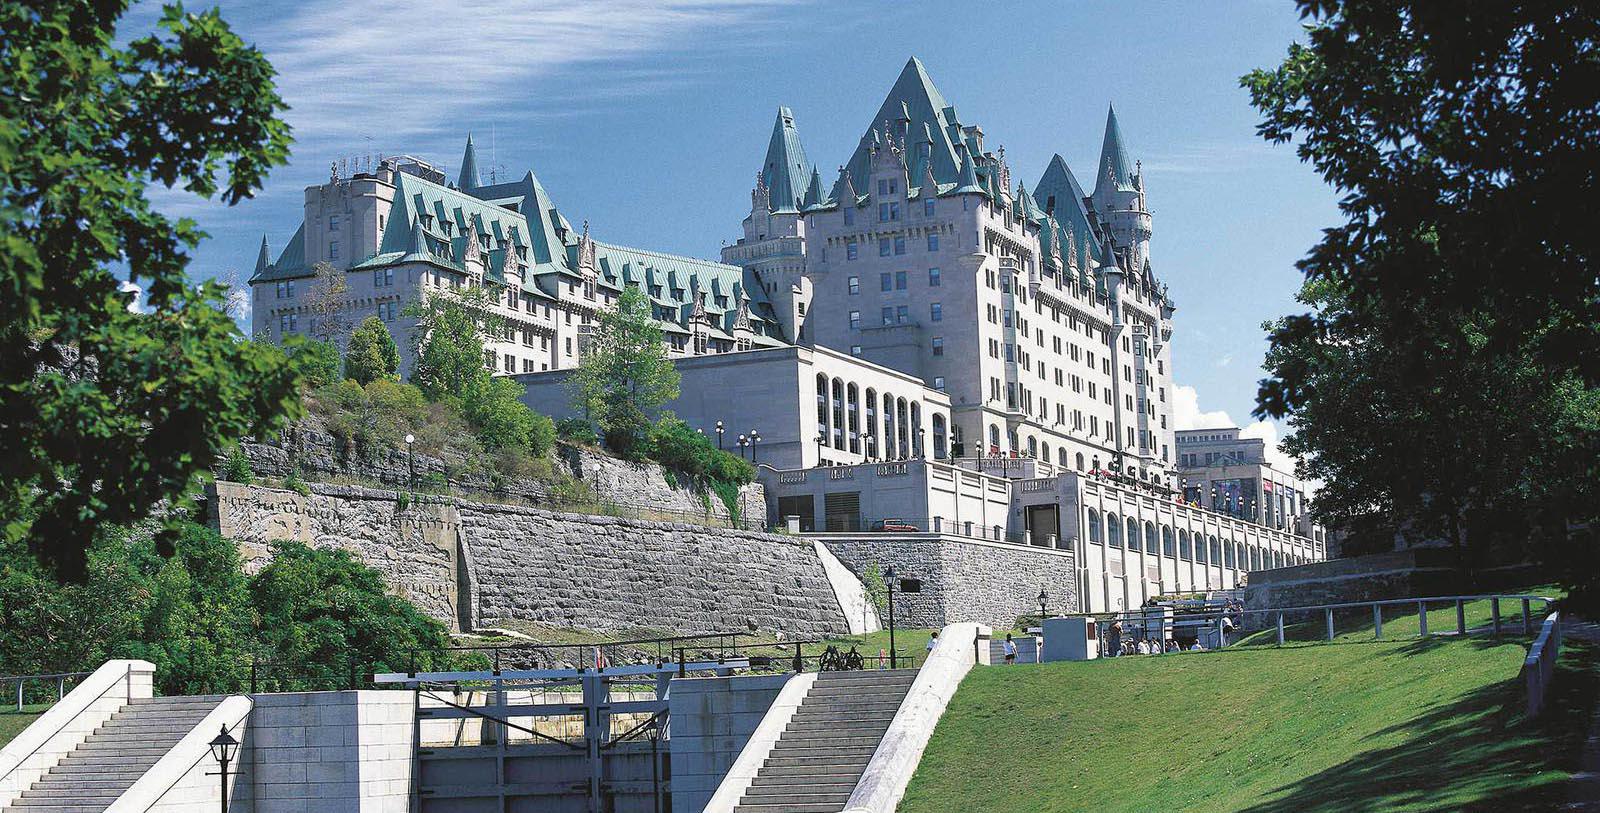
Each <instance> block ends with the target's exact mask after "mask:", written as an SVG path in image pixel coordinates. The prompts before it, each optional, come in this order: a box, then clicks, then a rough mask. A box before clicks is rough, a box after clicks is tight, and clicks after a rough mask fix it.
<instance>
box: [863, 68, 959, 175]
mask: <svg viewBox="0 0 1600 813" xmlns="http://www.w3.org/2000/svg"><path fill="white" fill-rule="evenodd" d="M867 126H868V129H867V130H866V131H865V132H864V133H863V135H862V136H861V141H860V143H859V144H858V145H857V146H856V151H855V153H854V154H853V155H851V157H850V161H849V163H848V166H849V168H850V175H851V180H852V181H853V182H854V183H855V184H856V186H857V187H858V188H861V187H863V186H864V185H865V183H866V181H867V178H868V176H869V175H870V174H871V161H872V151H873V148H874V146H875V145H878V144H881V143H882V142H883V141H885V140H893V141H895V142H899V143H900V146H901V148H902V149H905V150H907V151H913V150H915V151H916V152H922V151H923V148H922V146H921V143H922V142H920V141H919V140H918V139H921V138H923V137H924V136H926V137H928V139H929V141H930V143H929V144H928V146H927V148H926V153H927V155H926V158H927V159H928V161H929V162H930V163H931V164H932V166H933V175H934V177H935V178H936V179H937V180H938V181H939V182H940V183H950V182H953V181H955V180H957V179H958V177H959V175H960V171H961V162H960V160H959V159H957V158H956V153H955V141H957V140H959V134H960V132H961V124H960V122H959V121H958V120H957V119H956V114H955V108H954V107H952V106H951V105H950V104H949V103H948V102H946V101H945V99H944V96H943V95H942V94H941V93H940V92H939V89H938V88H936V87H934V84H933V80H932V79H930V78H929V77H928V72H927V71H926V70H925V69H924V68H923V66H922V62H920V61H919V60H918V59H917V58H916V57H912V58H910V59H908V60H906V64H905V67H904V68H902V69H901V71H900V75H899V77H898V78H896V79H895V82H894V86H893V87H892V88H890V89H889V93H888V95H887V96H885V97H884V100H883V104H882V105H880V106H879V108H878V112H877V114H876V115H874V116H873V117H872V119H871V120H870V121H869V122H868V125H867ZM914 155H915V153H914ZM915 157H916V158H921V157H923V156H921V155H915ZM907 162H908V163H912V164H914V165H915V162H914V161H912V160H911V159H909V158H908V161H907ZM918 174H920V169H919V170H918Z"/></svg>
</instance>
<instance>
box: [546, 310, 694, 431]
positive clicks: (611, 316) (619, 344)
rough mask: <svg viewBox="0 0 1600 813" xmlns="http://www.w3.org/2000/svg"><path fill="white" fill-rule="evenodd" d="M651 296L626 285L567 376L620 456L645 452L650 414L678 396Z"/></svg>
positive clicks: (576, 395)
mask: <svg viewBox="0 0 1600 813" xmlns="http://www.w3.org/2000/svg"><path fill="white" fill-rule="evenodd" d="M650 308H651V305H650V300H649V299H648V298H647V297H646V296H645V294H644V292H643V291H641V290H639V288H638V287H636V286H631V285H630V286H625V287H624V288H623V289H622V294H621V295H620V296H619V297H618V298H617V306H616V308H615V309H614V310H604V311H602V312H601V313H600V316H599V325H598V326H597V327H596V329H595V335H594V338H593V339H592V340H591V341H590V344H589V345H588V347H587V348H586V349H585V350H584V353H583V359H582V360H581V361H580V362H579V364H578V369H577V370H576V371H574V373H573V375H572V378H571V386H572V388H573V394H574V395H575V397H576V398H577V399H578V401H579V402H580V403H582V404H583V408H584V411H585V413H586V414H587V415H588V416H589V419H590V420H591V421H593V422H594V424H595V425H596V426H598V427H599V428H600V432H601V434H602V435H604V436H605V441H606V446H607V447H608V448H610V449H611V450H612V451H613V452H615V453H616V454H618V455H619V456H621V457H624V458H628V459H633V460H637V459H640V458H642V457H643V456H644V453H645V451H646V449H645V448H644V445H645V443H646V442H647V440H648V438H649V436H650V419H651V416H652V415H653V414H654V413H655V411H656V410H657V409H659V408H660V407H661V405H662V404H664V403H666V402H668V401H670V400H672V399H674V398H676V397H678V368H677V367H675V366H673V364H672V361H671V359H669V358H667V351H666V347H665V346H664V345H663V344H662V341H661V326H660V324H659V323H657V322H656V320H655V318H654V316H653V315H652V314H651V312H650Z"/></svg>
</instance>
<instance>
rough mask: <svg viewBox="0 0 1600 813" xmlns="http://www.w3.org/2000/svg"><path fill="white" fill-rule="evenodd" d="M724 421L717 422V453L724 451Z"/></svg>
mask: <svg viewBox="0 0 1600 813" xmlns="http://www.w3.org/2000/svg"><path fill="white" fill-rule="evenodd" d="M722 432H723V429H722V421H717V451H719V452H720V451H722Z"/></svg>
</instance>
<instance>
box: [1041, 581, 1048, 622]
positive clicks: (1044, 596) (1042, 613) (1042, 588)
mask: <svg viewBox="0 0 1600 813" xmlns="http://www.w3.org/2000/svg"><path fill="white" fill-rule="evenodd" d="M1048 599H1049V596H1046V595H1045V594H1044V585H1042V584H1041V585H1039V629H1041V630H1042V629H1044V607H1045V601H1047V600H1048Z"/></svg>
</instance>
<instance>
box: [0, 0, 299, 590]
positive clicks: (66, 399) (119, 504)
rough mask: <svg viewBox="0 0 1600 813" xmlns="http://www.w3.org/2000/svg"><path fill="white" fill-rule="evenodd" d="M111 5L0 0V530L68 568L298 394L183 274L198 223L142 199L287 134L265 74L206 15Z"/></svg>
mask: <svg viewBox="0 0 1600 813" xmlns="http://www.w3.org/2000/svg"><path fill="white" fill-rule="evenodd" d="M125 8H126V3H125V2H108V3H98V4H84V3H59V2H56V3H43V4H41V3H23V2H15V0H5V2H0V31H3V32H5V33H4V37H3V40H0V175H3V176H4V178H5V182H4V183H3V184H0V288H3V289H4V291H5V295H4V296H3V297H0V341H3V342H4V344H5V346H6V348H7V352H6V353H5V354H4V356H3V358H0V425H3V426H5V431H4V432H0V526H3V530H4V537H5V538H6V539H8V540H23V539H26V540H27V543H28V546H29V548H30V550H31V551H32V552H33V553H34V555H36V556H37V557H39V558H40V560H41V561H44V562H46V563H47V564H48V565H50V566H51V567H52V568H54V569H55V571H56V572H58V573H59V574H61V576H63V577H65V578H68V579H71V580H79V579H82V578H84V577H85V575H86V570H85V568H86V565H87V555H86V550H87V547H88V546H89V545H90V544H91V543H92V542H93V540H95V539H96V538H97V536H98V535H99V533H100V531H101V529H102V528H110V527H113V526H118V525H123V524H126V523H129V522H132V521H134V520H137V519H138V518H140V517H143V516H146V515H148V514H149V513H150V511H151V509H152V507H153V506H155V505H156V504H158V503H160V502H162V501H164V500H174V499H177V498H179V497H181V496H182V495H183V494H184V493H185V492H186V491H187V490H188V489H189V488H190V487H191V486H192V485H193V484H194V482H195V479H196V477H197V476H198V475H199V474H200V473H201V472H203V471H204V470H205V469H207V468H208V467H209V466H210V465H211V464H212V463H213V461H215V460H216V459H217V457H218V456H219V455H220V454H221V453H222V451H223V450H224V449H226V448H227V447H228V446H229V445H231V444H232V443H234V442H235V441H237V439H238V438H240V437H243V436H246V435H255V436H263V435H267V434H270V433H271V432H272V431H274V430H275V429H276V428H277V427H278V426H280V425H281V421H282V419H283V418H284V417H285V416H289V415H291V414H292V413H293V411H294V409H295V403H296V402H295V395H296V392H295V390H296V382H295V374H294V371H293V369H292V368H291V367H290V366H289V365H287V364H285V363H284V357H283V355H282V353H281V352H279V351H278V350H276V349H273V348H270V347H268V346H266V345H263V344H260V343H256V342H245V341H240V338H241V336H240V333H239V330H238V328H237V326H236V325H235V324H234V322H233V320H232V319H231V318H229V317H228V316H227V314H226V313H225V312H224V308H225V296H226V291H225V290H223V288H222V287H221V286H219V285H216V284H212V283H206V284H199V285H197V284H194V283H192V282H191V281H190V280H189V279H188V278H187V277H186V275H185V273H184V269H185V266H186V265H187V263H188V260H189V256H190V254H191V253H192V250H193V249H194V247H195V246H196V245H197V244H198V243H199V242H200V240H201V239H202V238H203V237H204V236H205V235H204V234H203V233H202V232H201V231H200V230H199V229H198V228H196V226H195V224H194V223H193V222H192V221H190V220H188V219H182V220H179V221H177V222H173V221H171V220H169V219H168V218H166V217H165V216H163V215H161V214H159V213H157V212H156V211H154V210H153V209H152V208H151V204H150V201H149V199H148V197H147V190H148V189H149V188H150V186H151V185H153V184H162V185H165V186H169V187H172V186H176V187H181V188H182V189H184V190H186V191H188V192H190V193H193V194H196V195H199V196H201V197H207V198H209V197H212V196H213V195H215V196H217V197H219V198H220V199H221V200H222V201H224V202H225V203H228V204H234V203H237V202H238V201H239V200H241V199H243V198H246V197H249V196H250V195H251V194H252V193H253V192H254V191H255V190H256V189H257V188H259V187H260V185H261V182H262V180H263V178H264V177H265V174H266V172H267V170H268V169H269V168H271V167H272V166H274V165H276V164H281V163H283V162H284V160H285V158H286V157H287V155H288V145H289V128H288V126H287V125H286V124H284V123H283V122H282V121H281V120H279V119H278V118H277V115H278V113H279V111H281V110H283V109H284V103H283V101H282V99H281V98H279V96H278V94H277V91H276V90H275V89H274V86H273V81H272V75H273V71H272V67H271V66H270V65H269V64H268V63H267V61H266V59H265V58H264V57H263V56H262V55H261V53H260V52H258V51H257V50H255V49H254V48H251V47H249V46H247V45H246V44H245V43H244V42H243V41H242V40H241V39H239V37H238V36H237V35H235V34H234V33H233V32H232V31H231V30H230V29H229V28H228V26H227V25H226V24H225V23H224V22H223V21H222V18H221V15H220V14H219V13H218V12H217V11H216V10H211V11H207V12H203V13H198V14H190V13H186V12H184V11H183V10H182V9H180V8H178V7H175V6H167V7H166V8H165V10H164V11H163V13H162V14H161V17H160V20H159V22H158V26H159V29H160V31H159V33H156V34H151V35H143V36H141V35H140V34H139V33H138V32H130V31H122V32H118V31H116V30H115V29H116V23H117V20H118V18H119V17H120V16H121V15H122V13H123V12H124V11H125ZM119 34H120V35H121V37H120V39H119V37H118V35H119ZM113 268H125V269H126V271H127V274H128V276H129V278H130V279H131V280H132V282H133V283H135V284H137V285H138V286H140V287H142V288H143V290H144V293H145V295H146V306H147V308H148V312H142V313H141V312H132V311H131V310H130V308H131V307H132V306H133V304H134V303H133V298H132V297H131V296H130V295H129V294H126V293H123V292H122V291H121V290H119V282H118V279H117V277H116V276H115V275H114V274H113ZM62 484H69V485H66V486H63V485H62Z"/></svg>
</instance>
